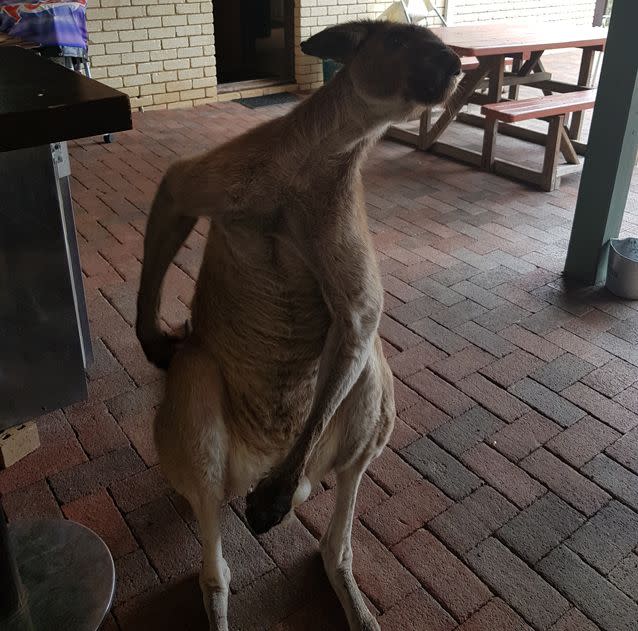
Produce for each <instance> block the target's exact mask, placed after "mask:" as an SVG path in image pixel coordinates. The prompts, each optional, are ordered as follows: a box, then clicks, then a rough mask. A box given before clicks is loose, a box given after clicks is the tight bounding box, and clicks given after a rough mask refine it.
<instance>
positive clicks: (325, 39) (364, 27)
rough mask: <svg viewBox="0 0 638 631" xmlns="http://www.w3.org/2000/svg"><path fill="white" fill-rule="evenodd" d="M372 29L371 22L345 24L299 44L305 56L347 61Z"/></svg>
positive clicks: (332, 27)
mask: <svg viewBox="0 0 638 631" xmlns="http://www.w3.org/2000/svg"><path fill="white" fill-rule="evenodd" d="M372 28H373V22H371V21H367V22H366V21H361V22H347V23H346V24H338V25H337V26H331V27H330V28H327V29H326V30H324V31H321V33H317V34H316V35H313V36H312V37H311V38H310V39H307V40H306V41H305V42H302V43H301V50H302V52H304V53H305V54H306V55H312V56H313V57H320V58H321V59H334V61H338V62H341V63H343V62H345V61H347V60H348V59H349V58H350V57H351V56H352V55H353V54H354V53H355V52H356V51H357V49H358V48H359V46H361V44H362V43H363V41H364V40H365V39H366V37H368V35H369V34H370V33H371V31H372Z"/></svg>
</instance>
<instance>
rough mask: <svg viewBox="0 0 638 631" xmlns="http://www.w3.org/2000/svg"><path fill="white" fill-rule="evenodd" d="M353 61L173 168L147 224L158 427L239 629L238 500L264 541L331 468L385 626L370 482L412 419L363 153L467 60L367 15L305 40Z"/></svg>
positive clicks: (360, 617) (223, 620) (336, 520)
mask: <svg viewBox="0 0 638 631" xmlns="http://www.w3.org/2000/svg"><path fill="white" fill-rule="evenodd" d="M301 49H302V51H303V52H304V53H306V54H308V55H312V56H316V57H321V58H330V59H333V60H336V61H338V62H341V63H343V64H344V65H343V68H342V69H341V70H340V71H339V72H338V73H337V74H336V75H335V77H334V78H333V79H332V80H331V81H330V82H329V83H327V84H326V85H325V86H323V87H322V88H321V89H319V90H318V91H316V92H315V93H314V94H313V95H312V96H310V97H309V98H307V99H306V100H304V101H303V102H301V103H300V104H299V105H298V106H297V107H296V108H295V109H293V110H292V111H290V112H289V113H288V114H287V115H285V116H283V117H281V118H278V119H276V120H272V121H269V122H267V123H265V124H263V125H260V126H259V127H257V128H255V129H252V130H250V131H248V132H247V133H245V134H243V135H241V136H239V137H238V138H236V139H234V140H232V141H230V142H228V143H226V144H224V145H223V146H220V147H218V148H216V149H214V150H212V151H210V152H208V153H205V154H203V155H200V156H197V157H194V158H191V159H185V160H180V161H178V162H177V163H175V164H173V165H172V166H171V167H170V168H169V169H168V170H167V172H166V174H165V176H164V178H163V180H162V182H161V184H160V186H159V189H158V191H157V194H156V196H155V199H154V202H153V205H152V208H151V211H150V214H149V217H148V224H147V227H146V235H145V239H144V261H143V268H142V275H141V281H140V288H139V294H138V301H137V322H136V332H137V336H138V338H139V340H140V343H141V345H142V348H143V350H144V352H145V354H146V356H147V358H148V359H149V361H151V362H153V363H154V364H155V365H157V366H159V367H161V368H165V369H167V379H166V391H165V396H164V400H163V402H162V404H161V406H160V408H159V410H158V413H157V416H156V419H155V424H154V436H155V441H156V444H157V450H158V453H159V457H160V463H161V467H162V470H163V471H164V474H165V475H166V478H167V479H168V481H169V482H170V484H171V485H172V486H173V487H174V488H175V490H176V491H178V492H179V493H181V494H182V495H184V496H185V497H186V498H187V499H188V501H189V502H190V504H191V506H192V508H193V511H194V513H195V515H196V517H197V520H198V523H199V526H200V529H201V535H202V543H203V564H202V570H201V573H200V585H201V588H202V593H203V597H204V606H205V608H206V612H207V614H208V618H209V621H210V629H211V631H212V630H215V631H223V630H226V629H228V622H227V609H228V590H229V582H230V570H229V568H228V565H227V563H226V561H225V560H224V557H223V555H222V544H221V533H220V525H219V521H220V520H219V515H220V509H221V507H222V506H223V504H224V502H226V501H228V500H229V499H231V498H233V497H235V496H240V495H245V494H248V495H247V500H246V501H247V509H246V519H247V522H248V524H249V526H250V527H251V528H252V529H253V531H254V532H255V533H257V534H259V533H263V532H265V531H267V530H269V529H270V528H272V527H273V526H275V525H276V524H278V523H279V522H280V521H281V520H282V519H283V518H284V517H285V516H286V515H287V514H288V513H289V512H290V511H291V509H292V508H294V507H295V506H297V505H298V504H299V503H301V502H303V501H304V500H305V499H306V498H307V497H308V495H309V493H310V491H311V488H312V487H313V486H315V485H316V484H318V483H319V482H320V481H321V480H322V479H323V478H324V477H325V476H326V475H327V474H328V473H329V472H331V471H334V472H335V474H336V479H337V485H336V505H335V509H334V514H333V516H332V518H331V521H330V525H329V526H328V529H327V531H326V533H325V534H324V535H323V537H322V539H321V543H320V550H321V555H322V559H323V563H324V566H325V570H326V573H327V576H328V578H329V580H330V583H331V585H332V586H333V588H334V590H335V592H336V594H337V596H338V598H339V600H340V602H341V604H342V606H343V608H344V611H345V613H346V616H347V619H348V623H349V626H350V629H352V630H372V629H379V625H378V623H377V621H376V620H375V618H374V616H373V615H372V614H371V613H370V611H369V610H368V608H367V606H366V604H365V602H364V599H363V597H362V595H361V592H360V591H359V589H358V587H357V584H356V582H355V579H354V576H353V573H352V546H351V529H352V521H353V513H354V507H355V500H356V496H357V489H358V487H359V482H360V480H361V476H362V475H363V473H364V471H365V470H366V468H367V466H368V464H369V463H370V461H371V460H372V459H373V458H375V457H377V456H378V455H379V453H380V452H381V450H382V449H383V447H384V446H385V444H386V442H387V441H388V438H389V436H390V433H391V431H392V428H393V425H394V417H395V409H394V394H393V386H392V374H391V372H390V369H389V367H388V365H387V363H386V360H385V358H384V356H383V351H382V346H381V341H380V338H379V336H378V333H377V329H378V324H379V319H380V315H381V312H382V306H383V288H382V285H381V280H380V275H379V270H378V265H377V262H376V258H375V253H374V248H373V245H372V242H371V239H370V236H369V232H368V226H367V218H366V211H365V205H364V198H363V190H362V183H361V174H360V169H361V163H362V161H363V159H364V158H365V156H366V154H367V152H368V150H369V149H370V147H371V146H372V145H373V144H374V143H375V142H376V141H377V140H378V139H379V138H380V137H381V136H382V135H383V133H384V131H385V130H386V129H387V127H388V125H390V124H391V123H394V122H398V121H401V120H404V119H405V118H407V117H408V116H409V115H411V114H413V113H414V111H415V108H419V107H420V108H423V107H424V106H430V105H433V104H436V103H441V102H443V101H445V99H446V98H447V97H448V96H449V95H450V93H451V91H452V89H453V88H454V85H455V83H456V77H457V75H459V74H460V71H461V66H460V60H459V58H458V56H457V55H456V54H455V53H454V52H453V51H452V50H450V49H449V48H448V47H446V46H445V45H444V44H443V43H442V42H441V40H440V39H439V38H438V37H437V36H436V35H435V34H434V33H433V32H431V31H430V30H428V29H426V28H422V27H418V26H414V25H403V24H394V23H390V22H381V21H377V22H372V21H370V22H366V21H359V22H351V23H347V24H341V25H338V26H334V27H331V28H328V29H326V30H324V31H322V32H320V33H318V34H317V35H314V36H312V37H311V38H310V39H308V40H307V41H305V42H303V43H302V45H301ZM202 216H206V217H209V218H210V232H209V236H208V241H207V244H206V249H205V254H204V259H203V262H202V265H201V269H200V272H199V277H198V280H197V286H196V291H195V296H194V299H193V305H192V318H191V321H192V326H191V328H190V330H189V331H188V333H187V334H186V335H170V334H168V333H166V332H163V331H162V330H161V327H160V323H159V316H158V311H159V304H160V295H161V287H162V283H163V279H164V276H165V273H166V270H167V268H168V266H169V264H170V263H171V261H172V260H173V258H174V256H175V255H176V253H177V251H178V249H179V248H180V246H181V245H182V244H183V242H184V240H185V239H186V237H187V236H188V234H189V233H190V231H191V229H192V228H193V226H194V224H195V222H196V220H197V219H198V218H199V217H202Z"/></svg>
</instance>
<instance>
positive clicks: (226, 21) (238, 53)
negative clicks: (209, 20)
mask: <svg viewBox="0 0 638 631" xmlns="http://www.w3.org/2000/svg"><path fill="white" fill-rule="evenodd" d="M293 11H294V0H213V15H214V20H215V57H216V64H217V82H218V83H219V84H225V83H236V82H239V81H254V80H272V81H274V82H277V81H289V80H291V79H292V78H293V75H294V18H293Z"/></svg>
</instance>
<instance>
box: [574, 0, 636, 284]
mask: <svg viewBox="0 0 638 631" xmlns="http://www.w3.org/2000/svg"><path fill="white" fill-rule="evenodd" d="M636 24H638V1H637V0H614V5H613V10H612V15H611V22H610V24H609V34H608V38H607V46H606V49H605V57H604V59H603V65H602V71H601V76H600V83H599V86H598V97H597V99H596V107H595V109H594V115H593V118H592V124H591V130H590V133H589V142H588V149H587V157H586V158H585V165H584V167H583V174H582V178H581V183H580V190H579V191H578V202H577V203H576V214H575V216H574V225H573V226H572V233H571V238H570V241H569V249H568V251H567V260H566V262H565V276H567V277H570V278H574V279H577V280H581V281H585V282H587V283H590V284H594V283H596V282H600V281H602V280H604V277H605V273H606V269H607V255H608V250H609V239H613V238H615V237H617V236H618V233H619V232H620V226H621V223H622V217H623V213H624V211H625V204H626V202H627V194H628V192H629V185H630V184H631V176H632V173H633V169H634V165H635V163H636V155H637V152H638V38H637V37H636Z"/></svg>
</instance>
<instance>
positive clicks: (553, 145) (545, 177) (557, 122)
mask: <svg viewBox="0 0 638 631" xmlns="http://www.w3.org/2000/svg"><path fill="white" fill-rule="evenodd" d="M563 121H564V116H554V117H552V119H551V120H550V122H549V131H548V132H547V146H546V149H545V158H544V160H543V171H542V175H541V187H542V188H543V190H545V191H553V190H554V189H555V188H556V175H557V173H556V165H557V164H558V154H559V153H560V148H561V130H562V128H563Z"/></svg>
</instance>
